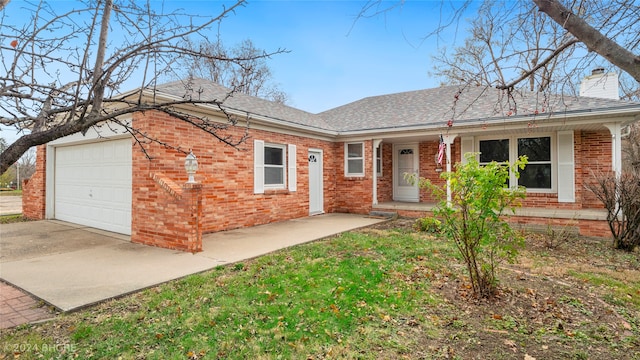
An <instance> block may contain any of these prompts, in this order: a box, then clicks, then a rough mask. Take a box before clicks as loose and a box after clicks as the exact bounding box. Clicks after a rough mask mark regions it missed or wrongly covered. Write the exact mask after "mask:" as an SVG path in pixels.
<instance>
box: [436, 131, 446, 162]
mask: <svg viewBox="0 0 640 360" xmlns="http://www.w3.org/2000/svg"><path fill="white" fill-rule="evenodd" d="M446 147H447V145H446V144H445V143H444V139H443V138H442V134H440V145H438V164H440V165H442V159H444V150H445V148H446Z"/></svg>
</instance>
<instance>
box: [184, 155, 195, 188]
mask: <svg viewBox="0 0 640 360" xmlns="http://www.w3.org/2000/svg"><path fill="white" fill-rule="evenodd" d="M184 169H185V170H186V171H187V175H189V179H188V180H187V184H195V183H196V180H195V179H194V178H193V176H194V175H195V174H196V171H198V159H196V156H195V155H193V151H189V154H188V155H187V157H186V159H185V160H184Z"/></svg>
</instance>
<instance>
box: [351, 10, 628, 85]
mask: <svg viewBox="0 0 640 360" xmlns="http://www.w3.org/2000/svg"><path fill="white" fill-rule="evenodd" d="M398 3H399V4H402V1H399V2H398ZM398 3H395V4H398ZM563 4H565V5H563ZM471 5H473V1H471V0H467V1H464V2H462V3H455V2H449V1H445V0H443V1H441V7H442V8H443V9H445V8H446V9H447V12H446V13H447V14H451V15H447V16H445V15H444V14H445V13H444V12H443V16H441V22H440V24H436V25H432V26H431V27H428V28H426V29H425V32H426V33H427V36H439V35H441V34H442V32H443V30H444V29H447V28H450V27H453V26H457V25H459V23H460V21H461V20H463V19H465V18H466V17H467V16H469V15H470V14H469V11H470V9H472V8H473V6H471ZM391 9H393V6H389V5H386V3H384V2H383V1H381V0H371V1H369V2H368V3H367V5H365V6H364V7H363V9H362V12H361V14H359V17H369V16H373V15H374V14H379V13H383V12H387V11H390V10H391ZM473 16H475V18H476V19H475V20H474V21H473V22H472V26H471V29H472V31H471V34H470V37H469V39H467V40H466V43H465V44H464V47H459V48H456V49H455V50H454V51H453V54H447V53H446V52H445V53H441V54H440V55H438V56H437V59H440V60H442V62H441V64H443V65H442V66H440V67H438V68H436V73H438V72H439V74H440V75H443V76H444V77H445V80H446V81H448V82H452V81H457V82H458V83H460V82H464V83H469V84H473V83H477V84H482V85H486V86H494V87H497V88H500V89H513V88H516V87H520V88H528V89H530V90H533V91H541V90H544V91H546V90H549V91H551V90H553V91H558V90H560V91H565V90H569V89H573V88H575V84H576V83H577V81H576V79H577V77H578V76H580V77H582V76H583V75H584V74H585V71H586V70H587V69H588V70H591V69H592V68H593V67H595V65H597V66H598V67H600V66H602V65H603V63H604V62H605V61H607V62H609V63H611V64H612V65H613V66H614V67H617V68H619V69H621V70H622V71H623V72H624V73H625V74H627V75H628V76H629V78H631V79H633V83H634V84H635V85H629V86H627V93H628V94H634V93H636V94H637V89H638V83H639V82H640V56H639V55H638V52H639V51H640V21H638V19H640V4H638V2H637V1H633V0H614V1H602V0H597V1H582V0H580V1H578V0H563V1H562V3H561V1H559V0H517V1H498V2H495V1H491V0H485V1H484V2H483V3H482V5H481V6H480V7H479V10H478V12H477V14H473ZM448 66H450V67H451V68H450V69H446V67H448ZM624 82H625V80H623V83H624ZM626 83H627V84H629V83H628V82H626ZM554 84H555V85H554ZM550 86H552V87H553V88H550ZM560 91H559V92H560Z"/></svg>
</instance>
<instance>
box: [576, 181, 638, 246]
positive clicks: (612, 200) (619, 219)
mask: <svg viewBox="0 0 640 360" xmlns="http://www.w3.org/2000/svg"><path fill="white" fill-rule="evenodd" d="M593 177H594V179H595V181H593V182H590V183H587V184H586V185H585V186H586V188H587V189H588V190H590V191H591V192H593V193H594V194H595V195H596V197H597V198H598V199H599V200H600V201H601V202H602V203H603V204H604V207H605V208H606V209H607V222H608V223H609V229H610V230H611V234H612V235H613V246H614V247H615V248H616V249H620V250H626V251H633V250H634V249H635V247H636V246H640V173H637V172H626V173H623V174H622V175H621V176H619V177H617V176H616V174H615V173H613V172H606V173H596V174H594V176H593Z"/></svg>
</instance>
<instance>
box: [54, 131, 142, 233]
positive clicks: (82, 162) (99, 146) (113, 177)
mask: <svg viewBox="0 0 640 360" xmlns="http://www.w3.org/2000/svg"><path fill="white" fill-rule="evenodd" d="M54 211H55V218H56V219H60V220H64V221H69V222H74V223H78V224H82V225H87V226H91V227H96V228H99V229H104V230H109V231H114V232H118V233H123V234H130V233H131V140H130V139H122V140H111V141H104V142H98V143H90V144H81V145H72V146H64V147H57V148H56V164H55V210H54Z"/></svg>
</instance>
